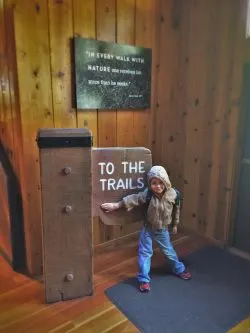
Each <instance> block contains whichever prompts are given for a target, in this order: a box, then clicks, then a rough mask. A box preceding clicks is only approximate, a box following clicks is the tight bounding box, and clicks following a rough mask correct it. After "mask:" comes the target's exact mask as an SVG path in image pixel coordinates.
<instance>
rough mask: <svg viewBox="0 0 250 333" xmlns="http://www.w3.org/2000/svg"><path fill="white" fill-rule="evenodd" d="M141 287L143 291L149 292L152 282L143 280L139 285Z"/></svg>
mask: <svg viewBox="0 0 250 333" xmlns="http://www.w3.org/2000/svg"><path fill="white" fill-rule="evenodd" d="M139 289H140V291H141V292H143V293H145V292H146V293H147V292H149V291H150V284H149V283H148V282H141V283H140V285H139Z"/></svg>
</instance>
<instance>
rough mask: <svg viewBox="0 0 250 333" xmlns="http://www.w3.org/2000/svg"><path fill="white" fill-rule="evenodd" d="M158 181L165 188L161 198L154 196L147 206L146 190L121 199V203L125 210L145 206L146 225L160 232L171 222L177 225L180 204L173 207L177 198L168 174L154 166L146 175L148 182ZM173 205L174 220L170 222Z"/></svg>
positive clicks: (161, 168)
mask: <svg viewBox="0 0 250 333" xmlns="http://www.w3.org/2000/svg"><path fill="white" fill-rule="evenodd" d="M153 177H154V178H158V179H160V180H161V181H162V182H163V183H164V185H165V187H166V191H165V193H164V194H163V196H162V198H161V199H159V198H158V197H157V196H155V195H154V194H153V195H152V197H151V200H150V202H149V204H148V205H147V198H148V188H146V189H145V190H144V191H143V192H139V193H137V194H131V195H128V196H126V197H124V198H123V202H124V205H125V207H126V208H127V210H131V209H132V208H134V207H135V206H139V205H143V204H145V209H146V210H147V214H146V221H145V222H146V224H147V225H148V226H149V227H151V228H152V229H153V230H160V229H164V228H167V227H168V225H169V224H171V223H172V222H173V224H174V225H177V224H178V223H179V219H180V218H179V217H180V204H179V203H178V204H177V205H175V200H176V198H177V193H176V191H175V190H174V189H173V188H172V186H171V183H170V180H169V177H168V174H167V172H166V170H165V169H164V168H163V167H161V166H154V167H152V168H151V169H150V171H149V173H148V182H149V184H150V180H151V179H152V178H153ZM174 205H175V214H174V220H173V221H172V212H173V207H174Z"/></svg>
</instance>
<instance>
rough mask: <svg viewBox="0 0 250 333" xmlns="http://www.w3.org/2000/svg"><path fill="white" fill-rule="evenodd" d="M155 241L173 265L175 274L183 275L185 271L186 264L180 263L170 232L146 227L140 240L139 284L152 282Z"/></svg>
mask: <svg viewBox="0 0 250 333" xmlns="http://www.w3.org/2000/svg"><path fill="white" fill-rule="evenodd" d="M153 239H154V240H155V241H156V242H157V244H158V245H159V247H160V249H161V250H162V252H163V253H164V255H165V256H166V257H167V258H168V259H169V261H170V262H171V264H172V270H173V272H174V273H175V274H178V273H182V272H183V271H184V270H185V266H184V264H183V263H182V262H181V261H179V259H178V257H177V254H176V252H175V250H174V248H173V245H172V243H171V241H170V237H169V232H168V230H166V229H162V230H158V231H152V230H150V229H149V228H146V227H144V228H143V229H142V231H141V233H140V238H139V250H138V251H139V253H138V255H139V256H138V263H139V273H138V275H137V278H138V281H139V282H150V277H149V271H150V264H151V257H152V255H153V246H152V243H153Z"/></svg>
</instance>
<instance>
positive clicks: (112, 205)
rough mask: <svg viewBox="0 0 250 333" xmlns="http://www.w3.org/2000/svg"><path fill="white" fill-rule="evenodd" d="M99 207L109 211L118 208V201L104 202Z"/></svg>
mask: <svg viewBox="0 0 250 333" xmlns="http://www.w3.org/2000/svg"><path fill="white" fill-rule="evenodd" d="M101 208H102V209H103V210H104V211H105V213H110V212H112V211H113V210H116V209H119V208H120V205H119V203H118V202H106V203H104V204H102V205H101Z"/></svg>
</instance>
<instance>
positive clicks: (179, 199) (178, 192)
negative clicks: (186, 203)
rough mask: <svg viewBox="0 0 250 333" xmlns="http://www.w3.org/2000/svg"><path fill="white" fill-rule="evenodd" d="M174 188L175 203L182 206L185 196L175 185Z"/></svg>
mask: <svg viewBox="0 0 250 333" xmlns="http://www.w3.org/2000/svg"><path fill="white" fill-rule="evenodd" d="M173 189H174V190H175V192H176V199H175V205H180V206H181V207H182V201H183V197H182V196H181V192H180V191H179V190H177V188H175V187H173Z"/></svg>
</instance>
